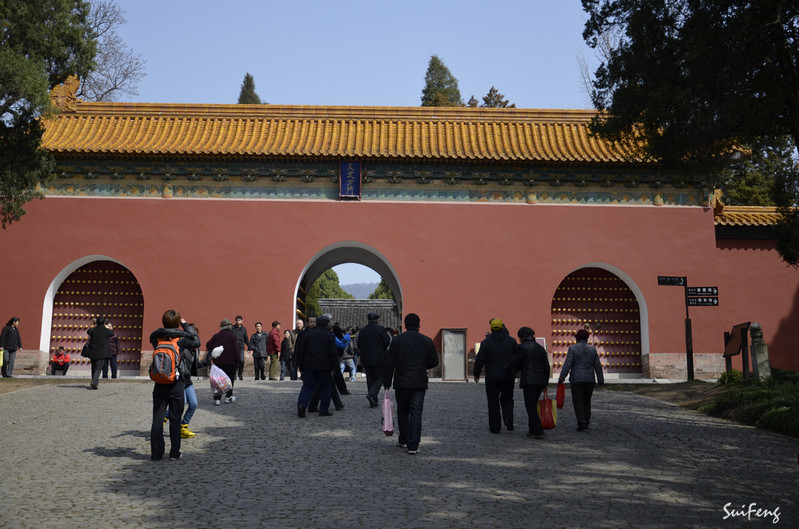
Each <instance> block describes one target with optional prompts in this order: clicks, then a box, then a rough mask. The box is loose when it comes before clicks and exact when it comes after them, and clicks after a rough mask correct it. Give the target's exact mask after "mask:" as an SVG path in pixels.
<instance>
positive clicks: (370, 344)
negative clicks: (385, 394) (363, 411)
mask: <svg viewBox="0 0 799 529" xmlns="http://www.w3.org/2000/svg"><path fill="white" fill-rule="evenodd" d="M366 319H367V321H368V323H367V324H366V326H365V327H364V328H363V329H361V330H360V332H359V333H358V347H359V348H360V350H361V365H362V366H363V371H364V373H365V374H366V388H367V395H366V398H367V399H369V406H370V407H372V408H376V407H377V394H378V392H379V391H380V386H382V385H383V367H384V365H385V355H386V349H388V345H389V344H390V343H391V338H390V337H389V335H388V332H387V331H386V329H385V327H383V326H382V325H380V324H379V323H378V320H379V319H380V315H379V314H377V313H376V312H370V313H369V314H367V315H366Z"/></svg>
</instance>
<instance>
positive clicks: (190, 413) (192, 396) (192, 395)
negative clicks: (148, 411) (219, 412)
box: [164, 384, 197, 424]
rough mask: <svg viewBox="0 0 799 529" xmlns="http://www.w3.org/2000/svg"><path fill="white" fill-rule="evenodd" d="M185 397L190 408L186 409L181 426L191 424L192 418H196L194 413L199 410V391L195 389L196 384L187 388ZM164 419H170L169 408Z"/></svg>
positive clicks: (184, 391)
mask: <svg viewBox="0 0 799 529" xmlns="http://www.w3.org/2000/svg"><path fill="white" fill-rule="evenodd" d="M183 395H184V398H185V399H186V404H187V405H188V408H186V412H185V413H184V414H183V420H182V421H180V422H181V424H189V423H190V422H191V418H192V417H194V412H195V411H196V410H197V391H196V390H195V389H194V384H192V385H190V386H186V389H184V390H183ZM164 417H165V418H166V419H169V408H167V410H166V414H165V415H164Z"/></svg>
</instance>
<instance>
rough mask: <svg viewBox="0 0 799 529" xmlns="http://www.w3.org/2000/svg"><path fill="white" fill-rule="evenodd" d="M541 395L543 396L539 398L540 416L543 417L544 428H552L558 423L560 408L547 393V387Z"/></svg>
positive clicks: (542, 424)
mask: <svg viewBox="0 0 799 529" xmlns="http://www.w3.org/2000/svg"><path fill="white" fill-rule="evenodd" d="M541 395H542V398H541V399H539V400H538V417H540V418H541V426H542V427H543V428H544V430H552V429H553V428H555V426H557V424H558V410H557V408H555V406H554V405H553V404H552V399H550V398H549V396H548V395H547V390H546V388H544V392H543V393H542V394H541Z"/></svg>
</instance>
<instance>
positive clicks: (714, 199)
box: [708, 189, 724, 217]
mask: <svg viewBox="0 0 799 529" xmlns="http://www.w3.org/2000/svg"><path fill="white" fill-rule="evenodd" d="M722 194H723V192H722V190H721V189H714V190H713V195H712V196H711V197H710V201H709V203H708V206H710V207H711V208H713V216H714V217H718V216H719V215H721V214H722V212H723V211H724V202H722V201H721V195H722Z"/></svg>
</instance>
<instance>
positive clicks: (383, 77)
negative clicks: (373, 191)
mask: <svg viewBox="0 0 799 529" xmlns="http://www.w3.org/2000/svg"><path fill="white" fill-rule="evenodd" d="M118 4H119V6H120V7H121V8H122V9H124V10H125V11H126V17H127V20H128V22H127V24H126V25H125V26H123V27H122V28H121V30H120V35H121V36H122V38H123V39H124V41H125V42H126V43H127V45H128V46H130V47H131V48H133V49H134V50H136V51H137V52H138V53H140V54H141V55H142V58H143V59H145V60H146V72H147V77H146V78H145V79H144V80H143V81H142V83H141V84H140V86H139V95H138V96H136V97H133V98H128V99H131V100H132V101H137V102H157V103H235V102H236V100H237V98H238V95H239V91H240V89H241V82H242V80H243V78H244V74H245V73H247V72H249V73H251V74H252V75H253V76H254V78H255V84H256V91H257V92H258V95H259V96H260V97H261V99H262V100H265V101H266V102H268V103H271V104H289V105H346V106H350V105H357V106H361V105H366V106H371V105H379V106H383V105H387V106H418V105H419V104H420V97H421V91H422V88H423V86H424V75H425V71H426V70H427V65H428V62H429V60H430V56H431V55H438V56H439V57H440V58H441V59H442V60H443V61H444V63H445V64H446V65H447V67H448V68H449V69H450V71H451V72H452V74H453V75H454V76H455V77H456V78H457V79H458V82H459V87H460V90H461V95H462V96H463V99H464V101H466V100H468V99H469V97H470V96H471V95H474V96H475V97H477V99H478V100H481V98H482V97H483V96H484V95H485V94H486V93H487V92H488V90H489V89H490V88H491V86H492V85H493V86H495V87H496V88H497V89H498V90H499V91H500V93H502V94H504V95H505V97H506V98H508V99H509V100H510V101H511V102H512V103H515V104H516V106H517V107H521V108H589V107H590V103H589V101H588V98H587V96H586V94H585V90H584V89H583V86H582V81H581V77H580V74H579V69H578V66H577V56H578V55H580V54H584V55H585V56H586V57H593V50H591V49H589V48H588V47H587V46H586V45H585V43H584V42H583V40H582V30H583V24H584V21H585V14H584V13H583V11H582V9H581V7H580V2H579V0H557V1H553V0H525V1H522V0H518V1H517V0H512V1H511V0H495V1H493V2H485V1H479V2H477V1H472V0H461V1H451V0H426V1H418V0H403V1H401V2H387V1H380V0H371V1H367V0H337V1H331V0H306V1H303V2H292V1H285V0H284V1H280V2H270V1H249V0H246V1H245V0H228V1H227V2H219V1H218V0H216V1H213V2H211V1H206V0H192V1H188V0H161V1H158V2H155V1H152V0H118Z"/></svg>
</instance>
